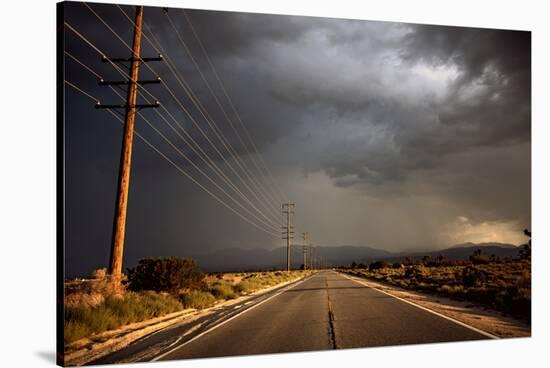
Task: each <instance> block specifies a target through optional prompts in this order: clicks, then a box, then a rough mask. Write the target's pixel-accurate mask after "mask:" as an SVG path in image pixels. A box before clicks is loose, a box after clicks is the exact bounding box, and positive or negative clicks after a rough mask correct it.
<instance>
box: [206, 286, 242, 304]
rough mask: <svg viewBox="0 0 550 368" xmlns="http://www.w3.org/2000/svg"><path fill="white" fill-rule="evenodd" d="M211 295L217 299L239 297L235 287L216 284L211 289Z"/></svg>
mask: <svg viewBox="0 0 550 368" xmlns="http://www.w3.org/2000/svg"><path fill="white" fill-rule="evenodd" d="M210 293H211V294H212V295H214V297H215V298H216V299H225V300H227V299H235V298H236V297H237V295H236V294H235V290H234V289H233V286H232V285H230V284H227V283H221V282H216V283H214V285H212V286H211V287H210Z"/></svg>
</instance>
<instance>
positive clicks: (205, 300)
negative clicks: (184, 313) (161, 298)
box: [180, 290, 216, 309]
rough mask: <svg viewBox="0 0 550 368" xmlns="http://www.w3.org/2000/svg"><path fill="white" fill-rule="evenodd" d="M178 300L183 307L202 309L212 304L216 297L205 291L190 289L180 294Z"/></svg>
mask: <svg viewBox="0 0 550 368" xmlns="http://www.w3.org/2000/svg"><path fill="white" fill-rule="evenodd" d="M180 301H181V303H182V304H183V306H184V307H185V308H195V309H204V308H208V307H210V306H212V305H213V304H214V303H215V302H216V298H215V297H214V295H212V294H210V293H209V292H207V291H200V290H191V291H189V292H187V293H184V294H181V295H180Z"/></svg>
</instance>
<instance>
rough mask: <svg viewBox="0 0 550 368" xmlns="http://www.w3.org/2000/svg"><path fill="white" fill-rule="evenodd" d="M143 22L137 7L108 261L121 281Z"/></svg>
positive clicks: (141, 13) (139, 8)
mask: <svg viewBox="0 0 550 368" xmlns="http://www.w3.org/2000/svg"><path fill="white" fill-rule="evenodd" d="M142 22H143V6H137V7H136V20H135V27H134V41H133V44H132V62H131V66H130V84H129V86H128V95H127V97H126V101H127V106H126V117H125V119H124V138H123V141H122V154H121V156H120V169H119V170H120V171H119V174H118V190H117V199H116V209H115V224H114V229H113V242H112V246H111V261H110V266H109V273H110V274H111V276H113V277H115V278H120V275H121V273H122V253H123V251H124V235H125V229H126V208H127V206H128V188H129V187H130V164H131V162H132V142H133V138H134V123H135V120H136V107H135V105H136V101H137V84H136V81H137V80H138V73H139V63H140V61H139V55H140V50H141V24H142Z"/></svg>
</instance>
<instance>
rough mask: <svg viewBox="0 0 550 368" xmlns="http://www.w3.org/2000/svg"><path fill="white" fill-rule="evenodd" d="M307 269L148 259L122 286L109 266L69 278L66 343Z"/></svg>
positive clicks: (292, 276)
mask: <svg viewBox="0 0 550 368" xmlns="http://www.w3.org/2000/svg"><path fill="white" fill-rule="evenodd" d="M307 274H308V271H292V272H290V273H287V272H280V271H274V272H254V273H250V272H246V273H226V274H222V273H218V274H204V273H202V272H200V271H199V269H198V267H197V264H196V263H195V261H193V260H192V259H187V258H177V257H170V258H155V259H152V258H149V259H143V260H140V261H139V263H138V265H137V266H136V267H134V268H131V269H128V276H127V278H126V277H125V279H124V281H123V283H122V285H120V284H118V285H117V284H116V283H113V282H112V281H111V280H110V278H109V276H108V275H107V272H106V270H105V269H100V270H96V271H94V272H93V273H92V275H91V278H89V279H75V280H68V281H66V282H65V300H64V304H65V325H64V329H65V336H64V338H65V343H66V344H68V343H71V342H74V341H76V340H78V339H81V338H83V337H89V336H91V335H93V334H97V333H101V332H104V331H108V330H112V329H116V328H119V327H122V326H124V325H127V324H130V323H135V322H141V321H144V320H147V319H151V318H155V317H161V316H163V315H166V314H169V313H173V312H177V311H181V310H184V309H188V308H194V309H204V308H208V307H211V306H213V305H215V304H216V303H219V302H222V301H225V300H230V299H235V298H238V297H240V296H243V295H247V294H250V293H253V292H255V291H258V290H261V289H265V288H268V287H271V286H275V285H278V284H280V283H283V282H286V281H291V280H294V279H297V278H299V277H303V276H305V275H307Z"/></svg>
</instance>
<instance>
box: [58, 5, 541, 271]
mask: <svg viewBox="0 0 550 368" xmlns="http://www.w3.org/2000/svg"><path fill="white" fill-rule="evenodd" d="M93 7H94V9H95V10H96V11H97V12H98V13H99V14H100V15H101V16H103V17H105V19H106V20H107V21H108V22H109V23H110V24H111V25H112V26H113V27H114V28H115V30H116V31H117V32H119V33H120V34H121V35H123V37H124V38H125V40H126V41H127V42H130V38H131V25H130V23H129V22H127V20H126V19H125V18H124V16H123V15H122V14H121V13H120V11H119V9H118V8H116V7H115V6H110V5H108V6H105V5H93ZM124 9H125V10H126V11H127V12H128V13H129V14H131V8H130V7H124ZM69 10H70V11H68V12H67V20H68V22H69V23H71V24H73V25H74V26H76V27H77V28H78V29H79V30H81V31H82V32H83V33H84V34H86V35H87V36H88V37H90V39H91V40H92V41H93V42H95V43H97V44H98V45H100V46H101V47H102V48H104V51H105V52H106V53H108V54H110V55H120V53H121V52H122V53H124V52H125V49H124V47H123V46H121V44H120V42H119V41H118V40H116V39H115V38H114V36H112V34H110V33H109V32H108V30H106V29H105V28H104V27H103V26H102V25H101V24H100V23H98V20H97V19H95V18H94V16H93V15H92V14H91V13H90V12H89V10H87V9H86V8H85V7H83V6H82V5H81V4H71V5H70V7H69ZM145 14H146V17H145V19H146V23H147V25H148V26H149V27H151V29H152V30H153V32H154V34H155V35H156V37H158V39H159V41H160V43H161V44H162V45H163V47H165V48H166V50H165V51H166V52H167V53H168V54H169V55H170V58H171V59H172V60H173V61H174V62H175V63H176V64H177V66H178V69H179V71H180V72H181V74H182V75H183V76H184V77H185V79H186V82H187V83H189V85H190V86H191V87H192V88H193V91H194V92H195V93H196V94H197V96H198V97H199V99H200V100H201V102H203V104H204V105H205V106H206V107H207V109H208V111H209V113H210V114H211V115H212V117H213V119H214V120H215V121H216V123H217V124H218V126H219V127H220V129H221V130H222V131H223V133H224V134H225V136H226V137H227V139H228V140H229V141H230V142H231V144H232V145H233V146H234V147H235V149H236V151H237V153H238V154H239V155H241V157H242V158H243V159H245V160H247V162H248V163H249V164H250V159H251V157H250V156H249V155H248V152H247V151H246V150H245V149H244V147H243V146H242V145H240V144H239V140H238V137H237V136H236V135H235V134H234V133H233V131H232V130H231V128H230V126H229V124H228V123H227V121H226V117H225V115H224V114H223V111H222V110H221V109H219V107H218V106H217V102H216V99H215V98H214V97H213V96H212V95H211V94H210V92H209V91H208V89H207V88H205V87H206V86H205V85H204V83H203V81H202V79H201V76H200V74H199V73H197V71H196V70H195V68H194V65H193V63H192V61H191V59H190V58H189V55H188V54H187V53H186V52H185V50H184V49H183V48H182V47H181V45H180V43H179V40H178V38H177V35H176V33H175V32H174V31H173V29H172V28H171V26H170V23H168V22H167V21H166V15H165V14H164V13H163V11H162V9H160V8H146V9H145ZM187 14H188V16H189V17H190V19H191V20H192V22H193V24H194V26H195V28H196V30H197V33H198V34H199V35H200V38H201V40H202V41H203V42H204V45H205V47H206V49H207V50H208V52H209V54H210V56H211V58H212V62H213V63H214V65H215V66H216V68H217V70H218V72H219V75H220V77H221V79H222V80H223V82H224V84H225V86H226V88H227V91H228V92H229V95H230V96H231V98H232V100H233V102H234V103H235V105H236V107H237V110H238V111H239V113H240V116H241V117H242V119H243V121H244V122H245V124H246V125H247V127H248V129H249V131H250V134H251V136H252V137H253V138H254V141H255V143H256V145H257V147H258V149H259V151H261V153H262V155H263V156H264V157H265V160H266V161H267V163H268V165H269V167H270V168H271V170H272V171H273V174H274V176H275V177H276V179H277V182H278V183H279V184H280V185H281V186H282V188H283V189H284V190H285V192H286V194H287V195H288V196H289V197H290V198H292V199H293V200H295V201H296V202H297V213H298V214H299V216H298V217H297V221H299V225H301V226H303V227H304V230H307V231H310V232H311V233H312V234H316V236H317V237H316V241H317V242H318V243H324V242H325V243H339V244H343V243H347V244H365V245H367V244H368V245H371V246H375V247H380V248H386V249H388V250H400V249H405V248H410V247H417V246H418V247H436V246H442V245H445V244H448V243H450V242H461V239H467V240H468V241H470V240H473V241H475V240H476V239H477V240H491V239H493V238H491V237H490V236H489V235H487V237H481V238H480V237H479V236H478V235H477V234H479V233H483V232H485V233H486V234H489V233H491V232H496V233H497V238H494V239H496V240H501V241H515V240H516V238H513V239H512V238H510V237H509V234H514V233H515V231H516V230H519V229H521V228H523V227H526V226H530V171H531V169H530V134H531V130H530V118H531V109H530V103H531V98H530V87H531V86H530V76H531V68H530V47H531V46H530V33H528V32H515V31H502V30H486V29H470V28H458V27H444V26H426V25H412V24H401V23H387V22H367V21H356V20H337V19H324V18H313V17H295V16H279V15H261V14H243V13H231V12H209V11H198V10H190V11H187ZM168 15H169V16H170V18H171V19H172V20H173V22H174V24H175V26H176V27H177V29H178V30H179V31H180V34H181V35H182V37H183V38H184V40H185V42H186V43H187V45H188V46H189V49H190V51H191V53H192V55H193V57H194V58H195V60H196V61H197V63H198V64H199V65H200V66H201V70H202V72H203V74H204V77H205V78H206V79H207V80H208V81H209V83H210V84H211V86H212V87H213V89H214V91H215V93H216V97H217V98H218V99H219V101H220V103H221V104H222V106H223V108H224V109H225V110H226V113H228V115H229V116H230V117H231V118H232V119H234V116H233V114H232V113H231V107H230V106H229V105H228V103H227V101H226V100H225V98H223V94H222V92H221V91H220V89H219V86H218V85H217V84H216V78H215V75H214V74H213V73H212V70H211V69H210V68H209V65H208V61H207V60H206V59H205V58H204V56H202V54H201V49H200V47H199V45H198V44H197V42H196V41H195V40H194V38H193V35H192V33H191V29H190V28H189V25H188V24H187V23H186V21H185V17H184V15H183V13H182V11H181V10H178V9H170V10H169V12H168ZM143 45H144V46H143V54H144V55H151V54H154V53H155V52H156V51H155V50H154V48H152V47H151V46H150V45H149V44H148V43H147V42H146V41H144V43H143ZM67 50H68V51H70V52H71V53H73V54H74V55H75V56H77V57H79V58H82V59H83V60H86V61H88V62H89V63H90V64H91V65H92V66H93V67H94V68H97V70H99V71H100V72H101V73H102V74H105V75H106V76H110V77H112V78H115V77H117V74H116V73H115V74H113V73H114V72H113V71H112V68H110V67H109V66H108V65H103V64H102V63H101V62H99V59H98V56H97V55H96V54H95V53H94V52H93V51H91V50H90V49H89V48H86V47H85V46H83V45H82V43H81V42H80V41H78V40H77V39H76V38H75V37H74V35H71V34H70V33H67ZM153 66H154V67H155V69H156V70H157V71H158V72H159V74H161V76H162V77H163V79H164V81H165V83H166V84H167V85H168V86H170V88H172V89H173V90H174V91H175V92H176V93H177V94H178V96H180V102H181V103H182V104H183V105H184V106H187V107H189V106H191V102H190V100H189V98H188V97H186V96H185V94H184V91H183V90H182V89H181V88H180V86H179V84H178V83H177V82H176V81H175V80H174V78H173V77H172V76H171V72H170V69H169V68H168V67H167V65H166V63H159V64H154V65H153ZM142 70H143V71H144V73H145V74H143V77H144V78H147V77H150V76H151V75H150V74H151V73H150V72H149V71H147V69H146V68H142ZM67 73H68V79H70V80H73V81H74V82H75V83H78V84H79V85H82V86H83V87H84V88H86V90H87V91H90V92H91V93H92V94H93V95H94V96H99V97H100V98H102V99H104V100H107V101H109V100H113V99H115V98H116V97H115V96H114V94H112V93H110V92H106V91H105V89H104V87H98V86H97V82H96V80H95V78H94V77H93V76H90V74H89V73H87V72H85V71H83V70H82V69H81V68H79V67H78V66H77V65H75V64H74V63H72V62H71V61H67ZM150 90H151V91H152V92H153V93H155V95H156V97H158V98H159V100H161V101H162V103H163V105H164V106H166V107H167V108H168V109H169V110H170V111H172V112H173V114H174V116H175V117H176V118H177V119H178V120H179V122H180V123H181V124H182V126H183V127H184V128H185V129H187V130H188V131H189V133H190V134H191V135H192V136H193V138H194V139H196V140H197V142H199V143H200V144H201V146H202V147H204V149H205V150H207V152H208V153H209V154H210V155H211V157H213V159H214V160H215V161H216V162H218V163H220V165H221V164H222V162H223V160H222V159H221V158H220V157H218V156H217V154H216V152H215V151H214V150H213V148H212V147H209V145H208V142H206V140H205V139H204V138H203V137H202V136H201V135H200V134H199V133H198V131H197V129H196V128H195V127H194V125H193V124H192V122H191V119H190V118H189V117H188V116H187V115H186V114H185V113H184V112H183V111H181V109H180V106H179V105H178V103H177V102H176V101H174V100H173V99H172V97H171V96H170V95H169V94H168V93H167V92H166V91H164V89H162V88H156V87H153V88H150ZM88 108H89V101H83V100H82V96H78V95H75V94H71V95H70V96H69V97H68V111H67V121H68V125H67V131H68V135H67V136H68V143H67V145H68V150H67V152H68V165H69V168H68V172H69V175H70V176H69V178H68V187H69V200H68V206H69V210H70V213H71V216H72V217H71V220H70V221H71V226H72V227H71V226H70V227H69V234H68V250H67V255H68V257H69V258H70V259H71V260H75V259H77V258H82V257H84V258H86V260H85V261H84V260H82V261H80V262H81V263H79V266H75V269H77V268H78V270H79V271H78V272H80V270H87V269H90V268H92V267H94V266H97V265H102V264H105V262H106V256H105V255H106V254H108V247H109V239H110V232H111V218H112V211H113V206H114V204H113V200H114V193H115V183H116V167H117V164H118V155H119V150H120V140H119V137H120V134H121V127H120V124H118V123H116V121H113V120H112V119H110V118H109V117H106V115H105V113H104V112H97V111H93V110H92V111H93V112H91V113H89V114H85V115H83V114H82V113H81V112H82V111H89V110H87V109H88ZM190 111H191V113H192V116H193V117H194V119H196V121H197V122H198V123H200V124H201V126H202V127H203V129H205V131H207V132H209V133H210V134H211V131H210V130H208V128H207V127H206V126H205V125H204V124H205V122H204V120H202V117H201V115H200V114H199V113H198V112H197V111H196V109H190ZM102 114H103V115H102ZM144 115H145V116H146V117H147V118H148V119H150V120H151V121H152V122H153V123H154V124H155V126H156V127H158V128H159V129H160V130H161V131H162V132H163V133H164V134H166V136H167V137H168V138H170V139H171V140H173V141H178V139H179V138H178V136H177V134H176V133H175V132H174V131H173V130H172V129H170V127H168V126H167V125H166V124H165V123H164V122H163V121H162V120H159V118H158V116H156V114H155V113H154V112H153V111H144ZM233 122H235V120H233ZM138 129H139V130H140V131H141V132H142V133H143V135H144V136H146V137H147V138H148V139H150V140H151V142H152V143H154V144H155V145H157V146H159V147H162V148H163V151H165V152H167V153H168V152H169V153H168V155H169V157H170V158H171V159H173V160H174V161H175V162H177V163H178V164H179V165H181V167H183V168H185V169H186V170H189V171H190V172H191V173H192V174H193V175H195V176H197V177H199V178H200V181H201V183H204V184H205V185H206V186H207V187H208V188H209V189H211V190H214V191H215V190H217V189H216V188H215V187H214V186H212V185H211V183H208V182H207V181H205V179H204V178H203V177H201V176H200V173H199V172H198V171H197V170H196V169H192V168H191V167H190V165H189V164H188V163H186V162H185V161H184V160H183V159H182V158H181V157H178V155H177V154H176V153H175V152H174V151H173V150H172V151H171V150H170V149H169V147H168V146H166V143H165V142H163V141H162V139H161V138H160V137H159V136H158V135H157V134H156V133H154V132H153V130H151V129H150V128H149V127H148V126H147V125H146V124H145V123H144V121H142V120H140V121H139V122H138ZM179 147H180V148H181V149H182V150H183V152H185V153H186V154H188V155H189V156H190V157H191V158H192V159H193V160H194V161H195V162H200V161H199V160H197V158H196V155H195V154H194V153H193V152H192V151H191V150H190V149H189V148H186V147H185V146H184V145H183V144H181V141H179ZM113 157H114V158H116V159H113ZM200 166H201V167H202V168H204V167H205V165H204V164H201V165H200ZM223 169H224V171H225V172H227V173H228V175H229V174H231V172H230V170H228V167H227V166H223ZM133 170H134V171H133V178H132V185H131V190H132V192H131V193H130V195H131V198H132V199H131V200H130V204H129V220H128V230H127V231H128V244H129V246H128V247H127V250H126V255H127V258H126V263H127V264H128V265H131V264H133V263H135V261H136V260H137V259H138V258H139V257H142V256H148V255H169V254H175V253H177V254H181V255H185V254H189V253H193V252H199V251H203V250H206V249H215V248H224V247H229V246H241V247H253V246H261V247H273V246H276V245H278V244H279V241H278V240H273V241H271V240H269V241H266V237H265V236H264V235H263V233H261V232H257V231H254V230H253V229H252V230H251V228H250V226H249V225H248V224H246V223H243V221H241V220H240V219H238V218H236V217H235V216H234V215H233V214H232V213H231V212H229V211H227V210H225V209H224V208H223V207H222V206H220V205H219V204H218V203H217V202H215V201H214V200H212V199H211V198H210V197H208V196H207V195H206V194H204V192H201V191H200V189H198V188H197V187H196V186H195V185H194V184H193V183H191V182H189V180H187V179H186V178H184V177H182V176H181V175H180V174H179V173H178V172H177V171H176V170H174V168H173V167H172V166H170V164H168V163H167V162H166V161H163V160H162V159H160V158H159V157H158V155H157V154H156V153H154V152H152V151H151V150H150V149H149V148H147V147H146V146H144V145H143V144H136V146H135V157H134V166H133ZM230 176H231V177H232V178H233V179H234V180H236V178H235V177H234V176H233V175H230ZM218 179H219V178H218ZM218 179H217V180H218ZM218 181H219V180H218ZM138 199H139V200H138ZM277 205H278V206H279V204H277ZM342 213H347V214H349V216H346V217H344V216H342ZM320 214H323V215H322V216H321V215H320ZM457 219H458V220H457ZM212 224H216V228H217V229H218V230H217V231H212V230H211V225H212ZM328 224H330V226H328ZM143 229H147V231H144V230H143ZM190 229H192V231H189V230H190ZM487 229H489V230H487ZM299 231H300V230H299ZM472 234H476V236H478V238H469V236H474V235H472ZM499 234H501V235H499ZM499 236H500V237H499ZM494 239H493V240H494ZM151 253H154V254H151ZM98 254H100V255H102V256H99V255H98ZM74 262H76V263H78V262H77V261H74Z"/></svg>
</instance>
